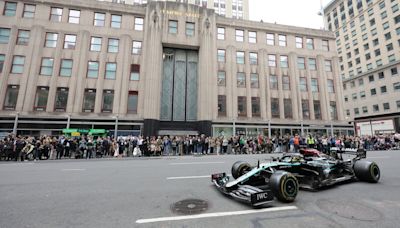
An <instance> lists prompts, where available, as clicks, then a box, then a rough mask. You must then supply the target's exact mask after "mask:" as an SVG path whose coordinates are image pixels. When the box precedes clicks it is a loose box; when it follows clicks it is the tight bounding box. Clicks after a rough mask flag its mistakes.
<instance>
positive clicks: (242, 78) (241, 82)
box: [236, 72, 246, 87]
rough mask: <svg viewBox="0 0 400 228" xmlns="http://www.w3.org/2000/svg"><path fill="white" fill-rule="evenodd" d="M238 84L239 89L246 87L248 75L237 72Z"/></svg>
mask: <svg viewBox="0 0 400 228" xmlns="http://www.w3.org/2000/svg"><path fill="white" fill-rule="evenodd" d="M236 84H237V87H246V75H245V74H244V73H243V72H237V74H236Z"/></svg>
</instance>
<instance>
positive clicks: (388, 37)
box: [385, 32, 392, 40]
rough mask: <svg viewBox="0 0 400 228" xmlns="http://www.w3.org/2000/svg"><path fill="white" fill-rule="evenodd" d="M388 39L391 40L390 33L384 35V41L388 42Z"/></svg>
mask: <svg viewBox="0 0 400 228" xmlns="http://www.w3.org/2000/svg"><path fill="white" fill-rule="evenodd" d="M390 39H392V35H391V33H390V32H388V33H385V40H390Z"/></svg>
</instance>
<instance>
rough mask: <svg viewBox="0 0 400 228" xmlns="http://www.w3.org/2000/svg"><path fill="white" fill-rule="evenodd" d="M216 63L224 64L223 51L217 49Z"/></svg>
mask: <svg viewBox="0 0 400 228" xmlns="http://www.w3.org/2000/svg"><path fill="white" fill-rule="evenodd" d="M217 52H218V62H225V50H222V49H218V51H217Z"/></svg>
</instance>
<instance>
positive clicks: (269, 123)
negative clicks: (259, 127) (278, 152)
mask: <svg viewBox="0 0 400 228" xmlns="http://www.w3.org/2000/svg"><path fill="white" fill-rule="evenodd" d="M268 138H271V120H268Z"/></svg>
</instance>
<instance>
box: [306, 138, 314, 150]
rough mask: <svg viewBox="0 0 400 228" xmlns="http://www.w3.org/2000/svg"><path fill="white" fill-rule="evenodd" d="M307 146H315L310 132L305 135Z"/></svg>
mask: <svg viewBox="0 0 400 228" xmlns="http://www.w3.org/2000/svg"><path fill="white" fill-rule="evenodd" d="M307 147H308V148H313V149H314V148H315V139H314V138H313V137H312V136H311V134H308V136H307Z"/></svg>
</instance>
